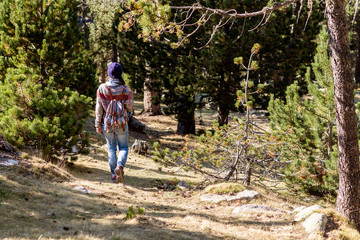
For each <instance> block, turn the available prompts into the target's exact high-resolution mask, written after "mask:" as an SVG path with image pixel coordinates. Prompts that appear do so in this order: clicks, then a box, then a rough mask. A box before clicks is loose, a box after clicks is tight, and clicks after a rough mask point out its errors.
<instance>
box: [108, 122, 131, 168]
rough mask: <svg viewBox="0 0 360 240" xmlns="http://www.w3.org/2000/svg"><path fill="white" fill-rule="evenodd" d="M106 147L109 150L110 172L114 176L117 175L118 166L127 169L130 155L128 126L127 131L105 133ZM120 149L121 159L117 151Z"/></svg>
mask: <svg viewBox="0 0 360 240" xmlns="http://www.w3.org/2000/svg"><path fill="white" fill-rule="evenodd" d="M103 133H104V136H105V139H106V146H107V148H108V160H109V165H110V171H111V174H112V175H115V172H114V170H115V168H116V167H117V165H121V166H122V167H125V164H126V160H127V156H128V153H129V143H128V135H129V128H128V125H127V124H126V127H125V131H124V130H123V129H122V128H116V129H115V131H113V130H112V129H111V130H110V131H109V132H106V131H103ZM117 147H118V148H119V157H116V150H117Z"/></svg>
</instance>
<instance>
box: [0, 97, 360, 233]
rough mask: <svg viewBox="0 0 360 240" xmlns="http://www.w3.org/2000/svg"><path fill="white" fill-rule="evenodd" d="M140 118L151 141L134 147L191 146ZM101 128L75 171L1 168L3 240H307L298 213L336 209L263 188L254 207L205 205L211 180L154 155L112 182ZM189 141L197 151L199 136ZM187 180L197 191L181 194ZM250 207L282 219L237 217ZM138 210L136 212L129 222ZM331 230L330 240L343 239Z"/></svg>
mask: <svg viewBox="0 0 360 240" xmlns="http://www.w3.org/2000/svg"><path fill="white" fill-rule="evenodd" d="M136 107H137V108H138V109H140V108H141V103H139V102H137V106H136ZM212 114H214V113H212V112H211V111H207V112H205V113H204V112H203V114H202V118H203V124H204V125H201V126H200V125H199V126H197V127H198V129H205V128H207V127H209V126H210V125H211V122H212V119H214V118H213V117H214V116H213V115H212ZM197 116H199V115H197ZM137 118H138V119H139V120H140V121H141V122H143V123H145V124H146V125H148V127H149V128H150V130H151V134H150V136H149V137H147V136H146V135H141V134H135V133H131V135H130V144H132V143H133V142H134V140H135V139H143V140H147V141H148V142H149V144H150V146H151V143H152V142H154V141H159V142H160V144H161V146H162V147H169V148H171V149H180V148H182V147H183V146H184V144H185V142H186V140H185V138H184V137H182V136H179V135H176V134H175V129H176V119H175V118H174V117H172V116H165V115H163V116H154V117H141V116H137ZM260 120H261V121H263V122H264V121H265V120H264V119H260V118H259V121H260ZM93 122H94V119H93V117H91V118H89V119H88V120H87V125H86V130H87V131H90V135H91V143H92V145H91V147H90V154H88V155H80V156H79V158H78V159H77V160H76V161H74V162H73V164H70V165H68V166H67V167H59V166H55V165H52V164H48V163H46V162H45V161H43V160H41V159H40V158H37V157H36V153H35V152H30V151H28V153H23V154H22V159H20V160H19V161H20V163H19V164H18V165H13V166H6V167H4V166H0V203H1V206H0V238H2V239H269V240H270V239H274V240H275V239H307V234H306V232H305V231H304V229H303V228H302V226H301V224H298V223H296V224H294V222H293V219H294V216H293V215H291V210H293V209H294V208H296V207H298V206H301V205H305V206H309V205H312V204H315V203H316V204H322V205H323V206H325V207H327V208H332V206H331V204H328V203H325V202H324V201H320V202H319V199H316V198H312V197H309V196H304V195H294V194H290V192H289V191H285V192H282V193H280V192H279V191H273V190H269V189H266V188H262V187H259V186H256V185H252V186H251V189H253V190H256V191H258V192H259V193H260V194H261V197H260V198H257V199H253V200H251V201H249V200H240V201H234V202H225V203H224V202H221V203H206V202H201V201H200V196H201V195H203V194H205V190H204V189H202V188H196V189H195V187H196V186H197V184H199V183H201V181H202V180H203V178H202V176H201V175H199V174H196V173H194V172H191V171H189V172H186V171H184V170H182V169H170V168H165V167H163V166H160V165H158V164H157V163H155V162H154V161H153V160H152V158H151V155H146V156H142V155H137V154H135V153H132V152H130V154H129V158H128V162H127V166H126V168H125V184H113V183H110V174H109V169H108V168H109V167H108V163H107V150H106V146H105V141H104V139H103V138H102V136H99V135H97V134H96V132H95V130H94V128H93ZM197 122H198V121H197ZM188 139H189V140H188V141H190V142H191V144H194V146H195V145H196V141H195V136H190V137H189V138H188ZM180 180H183V181H186V182H187V183H188V184H189V185H190V186H191V187H192V188H193V189H192V190H188V191H182V190H180V189H178V188H176V183H177V182H179V181H180ZM229 184H234V183H229ZM220 186H221V187H220V188H223V189H220V191H226V188H227V184H223V185H220ZM245 203H252V204H262V205H267V206H270V207H276V208H277V209H280V210H281V213H277V214H274V213H254V214H244V215H234V214H233V213H232V211H233V210H234V209H235V208H236V207H237V206H241V205H243V204H245ZM130 208H131V209H134V212H133V213H132V214H130V216H131V217H127V214H128V216H129V212H131V210H129V209H130ZM139 210H140V213H138V211H139ZM142 211H143V213H142ZM334 226H336V224H335V223H334V224H332V225H331V224H330V225H329V226H328V227H329V228H334V229H335V227H334ZM331 230H332V229H328V232H327V234H326V236H325V238H327V239H335V238H333V237H332V236H333V234H332V233H331ZM354 234H355V233H354ZM356 236H358V235H356ZM319 239H321V238H319ZM348 239H350V238H348ZM353 239H356V238H353Z"/></svg>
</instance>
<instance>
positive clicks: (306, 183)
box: [268, 26, 338, 194]
mask: <svg viewBox="0 0 360 240" xmlns="http://www.w3.org/2000/svg"><path fill="white" fill-rule="evenodd" d="M317 44H318V46H317V52H316V55H315V57H314V62H313V63H312V65H311V70H310V68H308V69H307V73H306V83H307V89H308V95H306V96H303V97H301V96H300V94H299V90H300V87H299V85H298V84H297V82H295V83H294V84H292V85H290V86H289V87H288V88H287V90H286V102H284V101H281V100H279V99H274V97H273V96H272V97H271V101H270V103H269V108H268V110H269V113H270V125H271V128H272V129H273V131H274V134H276V135H277V136H278V137H280V138H281V139H282V141H283V142H284V149H283V151H284V157H285V158H287V159H289V160H290V164H289V165H288V167H287V169H286V170H285V174H286V176H287V178H286V179H287V183H288V184H290V185H293V186H294V185H295V184H296V186H299V187H300V188H302V190H305V191H306V192H310V193H314V194H325V193H330V194H336V189H337V180H338V175H337V153H336V139H337V136H336V128H335V105H334V86H333V79H332V70H331V63H330V58H329V55H328V34H327V31H326V27H325V26H324V27H323V28H322V31H321V33H320V34H319V36H318V38H317Z"/></svg>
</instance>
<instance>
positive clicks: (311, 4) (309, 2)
mask: <svg viewBox="0 0 360 240" xmlns="http://www.w3.org/2000/svg"><path fill="white" fill-rule="evenodd" d="M308 9H309V12H308V17H307V19H306V23H305V26H304V30H305V29H306V26H307V24H308V22H309V19H310V17H311V14H312V10H313V0H308Z"/></svg>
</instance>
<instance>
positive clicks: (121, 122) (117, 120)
mask: <svg viewBox="0 0 360 240" xmlns="http://www.w3.org/2000/svg"><path fill="white" fill-rule="evenodd" d="M106 87H107V89H108V91H109V94H110V98H111V101H110V104H109V106H108V107H107V109H106V113H105V118H104V130H106V132H109V131H110V129H113V130H115V128H117V127H119V128H120V127H121V128H122V129H123V130H124V131H125V126H126V123H127V111H126V109H125V104H124V103H123V102H121V100H116V99H114V98H113V96H112V93H111V89H110V87H109V86H106ZM123 95H124V92H122V93H121V95H120V99H121V98H122V96H123Z"/></svg>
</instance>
